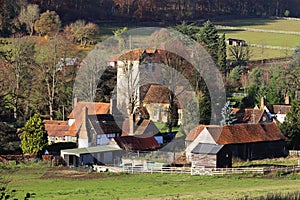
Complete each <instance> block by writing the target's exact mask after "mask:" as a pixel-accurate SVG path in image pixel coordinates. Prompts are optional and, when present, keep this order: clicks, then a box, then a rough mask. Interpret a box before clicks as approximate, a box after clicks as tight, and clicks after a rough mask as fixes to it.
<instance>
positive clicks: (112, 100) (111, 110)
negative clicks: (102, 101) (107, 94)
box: [109, 95, 117, 115]
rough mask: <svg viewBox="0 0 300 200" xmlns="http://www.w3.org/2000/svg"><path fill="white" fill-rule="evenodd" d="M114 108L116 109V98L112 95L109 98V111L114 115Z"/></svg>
mask: <svg viewBox="0 0 300 200" xmlns="http://www.w3.org/2000/svg"><path fill="white" fill-rule="evenodd" d="M116 110H117V99H116V97H115V95H112V96H111V98H110V108H109V112H110V114H111V115H114V114H116Z"/></svg>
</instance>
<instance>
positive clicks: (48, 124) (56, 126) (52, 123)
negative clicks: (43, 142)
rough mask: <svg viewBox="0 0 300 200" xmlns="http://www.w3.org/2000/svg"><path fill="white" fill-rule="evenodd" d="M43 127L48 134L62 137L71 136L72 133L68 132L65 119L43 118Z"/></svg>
mask: <svg viewBox="0 0 300 200" xmlns="http://www.w3.org/2000/svg"><path fill="white" fill-rule="evenodd" d="M44 124H45V129H46V131H47V133H48V136H55V137H63V136H73V137H75V136H76V135H74V134H73V133H71V132H69V131H68V130H69V126H68V122H67V121H56V120H44Z"/></svg>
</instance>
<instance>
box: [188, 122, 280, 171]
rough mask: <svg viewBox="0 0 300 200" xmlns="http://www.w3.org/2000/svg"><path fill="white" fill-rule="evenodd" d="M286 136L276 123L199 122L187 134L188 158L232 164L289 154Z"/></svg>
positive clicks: (207, 163)
mask: <svg viewBox="0 0 300 200" xmlns="http://www.w3.org/2000/svg"><path fill="white" fill-rule="evenodd" d="M285 139H286V138H285V137H284V135H283V134H282V133H281V131H280V130H279V129H278V128H277V126H276V124H275V123H264V124H236V125H228V126H206V125H200V126H198V127H196V128H194V129H193V130H192V131H191V132H190V133H189V134H188V136H187V137H186V146H187V148H186V157H187V161H188V162H191V163H192V165H193V166H205V167H231V163H232V157H235V158H240V159H242V160H255V159H264V158H274V157H282V156H285V155H286V152H285V151H286V149H285Z"/></svg>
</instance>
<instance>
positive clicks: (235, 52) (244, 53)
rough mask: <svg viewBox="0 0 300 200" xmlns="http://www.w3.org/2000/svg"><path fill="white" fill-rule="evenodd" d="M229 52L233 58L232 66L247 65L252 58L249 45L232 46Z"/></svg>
mask: <svg viewBox="0 0 300 200" xmlns="http://www.w3.org/2000/svg"><path fill="white" fill-rule="evenodd" d="M229 54H230V56H231V57H232V59H233V62H232V64H231V67H236V66H239V67H241V66H245V65H247V63H248V61H249V59H250V49H249V46H232V47H230V48H229Z"/></svg>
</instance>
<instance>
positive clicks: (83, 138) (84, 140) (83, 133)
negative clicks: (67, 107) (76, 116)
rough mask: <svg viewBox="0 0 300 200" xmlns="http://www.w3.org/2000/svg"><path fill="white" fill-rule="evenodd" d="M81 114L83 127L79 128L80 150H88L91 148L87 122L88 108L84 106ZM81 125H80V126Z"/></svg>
mask: <svg viewBox="0 0 300 200" xmlns="http://www.w3.org/2000/svg"><path fill="white" fill-rule="evenodd" d="M80 114H81V118H82V119H81V120H82V121H81V123H82V124H81V126H79V127H78V129H79V133H78V148H87V147H89V146H90V145H89V133H88V128H87V121H88V118H87V117H88V108H87V107H86V106H84V107H83V108H82V112H81V113H80ZM78 125H80V124H78Z"/></svg>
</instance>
